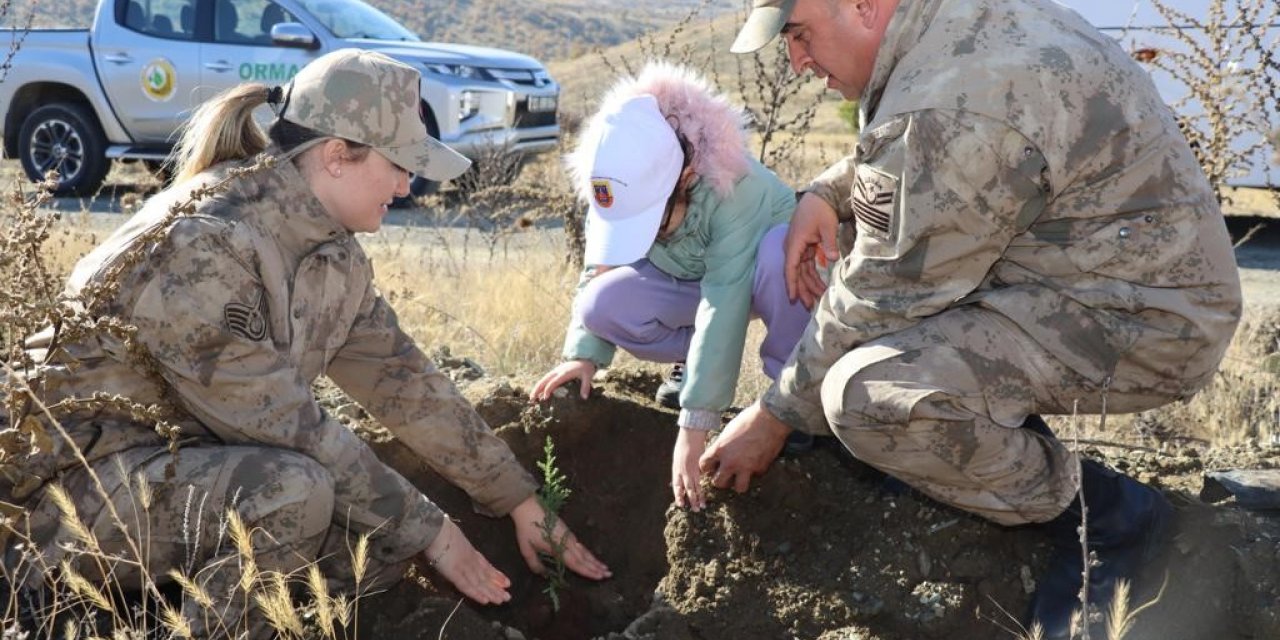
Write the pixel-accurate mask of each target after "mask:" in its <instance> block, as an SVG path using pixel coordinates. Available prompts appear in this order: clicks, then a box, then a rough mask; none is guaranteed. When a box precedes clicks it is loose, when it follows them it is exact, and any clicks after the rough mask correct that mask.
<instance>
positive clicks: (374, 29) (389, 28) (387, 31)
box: [300, 0, 419, 42]
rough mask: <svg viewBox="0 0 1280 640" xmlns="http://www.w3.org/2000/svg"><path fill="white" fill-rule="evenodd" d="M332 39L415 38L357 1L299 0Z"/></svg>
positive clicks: (414, 39)
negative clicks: (330, 34)
mask: <svg viewBox="0 0 1280 640" xmlns="http://www.w3.org/2000/svg"><path fill="white" fill-rule="evenodd" d="M300 3H301V4H302V6H303V7H305V8H306V10H307V12H308V13H310V14H311V15H312V16H315V19H316V20H319V21H320V23H321V24H323V25H324V26H326V27H328V28H329V31H330V32H331V33H333V36H334V37H335V38H368V39H371V40H404V41H408V42H417V41H419V38H418V36H416V35H414V34H413V32H412V31H409V30H408V29H405V28H404V27H402V26H400V23H398V22H396V21H395V20H394V19H392V18H391V17H390V16H388V15H387V14H385V13H383V12H381V11H378V10H377V9H374V8H373V7H371V6H369V5H367V4H365V3H363V2H361V1H360V0H300Z"/></svg>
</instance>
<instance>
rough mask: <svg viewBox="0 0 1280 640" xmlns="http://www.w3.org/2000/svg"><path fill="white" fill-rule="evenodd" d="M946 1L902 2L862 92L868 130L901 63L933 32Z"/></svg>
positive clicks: (878, 51)
mask: <svg viewBox="0 0 1280 640" xmlns="http://www.w3.org/2000/svg"><path fill="white" fill-rule="evenodd" d="M943 1H944V0H901V2H899V3H898V8H897V10H896V11H894V12H893V17H892V18H890V20H889V26H888V27H886V28H885V32H884V39H883V40H882V41H881V42H880V49H879V50H877V52H876V64H875V68H874V69H872V71H871V80H870V82H868V83H867V88H866V89H864V90H863V91H862V99H861V100H860V101H859V102H860V104H861V108H860V109H859V111H860V118H861V120H862V122H861V123H860V124H861V126H863V127H865V126H866V125H867V123H868V122H871V121H872V120H873V119H874V117H875V111H876V107H878V106H880V98H881V97H883V96H884V91H885V88H886V87H887V86H888V84H889V78H890V77H891V76H892V75H893V71H894V69H896V68H897V66H898V62H899V61H901V60H902V59H903V58H904V57H906V55H907V53H908V52H910V51H911V49H912V48H913V47H915V46H916V44H917V43H919V42H920V40H921V38H923V37H924V33H925V32H926V31H928V30H929V25H930V24H932V23H933V18H934V16H936V15H937V14H938V9H939V8H941V6H942V3H943Z"/></svg>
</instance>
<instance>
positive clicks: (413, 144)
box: [280, 49, 471, 181]
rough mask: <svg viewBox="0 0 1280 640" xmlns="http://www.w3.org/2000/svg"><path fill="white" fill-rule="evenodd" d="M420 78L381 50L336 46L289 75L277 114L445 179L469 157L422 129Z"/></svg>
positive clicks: (407, 167)
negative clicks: (290, 78)
mask: <svg viewBox="0 0 1280 640" xmlns="http://www.w3.org/2000/svg"><path fill="white" fill-rule="evenodd" d="M421 81H422V77H421V76H420V75H419V74H418V72H417V71H415V70H414V68H413V67H410V66H409V65H407V64H404V63H402V62H397V61H395V60H392V59H391V58H388V57H387V56H385V55H383V54H381V53H377V52H373V51H365V50H362V49H340V50H338V51H334V52H333V53H328V54H325V55H323V56H320V57H319V58H316V59H315V60H313V61H312V62H311V63H310V64H308V65H307V66H305V67H303V68H302V70H301V71H299V72H298V75H296V76H294V77H293V80H292V81H290V83H289V86H288V87H286V88H285V94H286V96H287V97H286V98H285V104H284V108H283V109H282V110H281V112H280V117H281V118H284V119H285V120H288V121H290V122H293V123H295V124H299V125H302V126H304V127H307V128H309V129H311V130H313V131H316V132H318V133H322V134H324V135H328V136H335V137H339V138H346V139H347V140H351V141H352V142H359V143H361V144H367V145H369V146H371V147H373V148H374V149H376V150H377V151H378V152H379V153H381V154H382V155H383V156H385V157H386V158H387V159H388V160H390V161H391V162H394V163H395V164H397V165H399V166H400V167H401V168H403V169H405V170H407V171H411V172H413V173H415V174H417V175H420V176H422V177H424V178H427V179H429V180H435V181H444V180H450V179H453V178H456V177H458V176H459V175H461V174H462V172H463V171H466V170H467V167H469V166H471V161H470V160H468V159H467V158H466V157H464V156H463V155H462V154H460V153H458V152H457V151H454V150H453V149H450V148H449V147H447V146H445V145H444V143H442V142H440V141H439V140H436V139H435V138H432V137H431V135H430V134H429V133H427V125H426V123H425V122H424V121H423V115H422V111H421V98H420V97H419V93H418V85H419V83H420V82H421Z"/></svg>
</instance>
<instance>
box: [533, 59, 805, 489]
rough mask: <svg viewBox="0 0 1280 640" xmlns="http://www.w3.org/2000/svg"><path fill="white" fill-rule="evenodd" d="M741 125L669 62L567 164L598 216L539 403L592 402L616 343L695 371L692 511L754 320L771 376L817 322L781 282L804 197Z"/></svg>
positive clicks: (691, 387)
mask: <svg viewBox="0 0 1280 640" xmlns="http://www.w3.org/2000/svg"><path fill="white" fill-rule="evenodd" d="M742 120H743V116H742V113H741V112H740V111H739V110H738V109H736V108H735V107H733V106H731V105H730V104H729V102H728V101H727V100H725V99H724V98H723V97H722V96H720V95H718V94H716V93H715V92H714V91H712V90H711V88H710V87H709V86H708V85H707V83H706V82H705V81H703V80H702V79H701V78H699V77H697V76H696V75H694V74H693V73H691V72H690V71H688V70H686V69H683V68H680V67H676V66H672V65H668V64H663V63H652V64H650V65H648V66H646V67H645V69H644V70H643V71H642V72H641V73H640V75H639V76H638V77H636V78H625V79H623V80H621V81H620V82H619V83H618V84H617V85H615V86H614V88H613V89H612V90H611V91H610V92H609V94H608V95H607V96H606V97H605V99H604V101H603V103H602V106H601V108H600V110H599V111H598V112H597V113H596V114H595V115H594V116H593V117H592V119H591V121H590V124H589V125H588V126H587V128H586V131H585V133H584V134H583V135H582V138H581V139H580V141H579V143H578V147H577V148H576V149H575V150H574V152H573V153H572V154H571V155H570V158H569V168H570V170H571V172H572V173H573V176H574V181H575V186H576V188H577V191H578V193H579V194H580V196H581V197H582V198H583V199H585V200H587V201H588V202H589V211H588V214H587V238H586V240H587V247H586V256H585V258H586V260H585V261H586V263H587V265H588V266H587V268H586V270H585V271H584V272H583V276H582V279H581V281H580V283H579V291H578V296H577V299H576V300H575V302H574V310H573V315H572V318H571V321H570V326H569V333H568V337H567V338H566V339H565V347H564V357H565V358H566V362H564V363H562V364H560V365H559V366H557V367H556V368H555V369H553V370H551V371H550V372H548V373H547V374H546V375H545V376H543V378H542V379H541V380H539V381H538V383H537V384H536V385H535V386H534V388H533V391H532V394H531V396H532V398H533V399H534V400H545V399H546V398H548V397H550V394H551V392H552V391H554V390H555V389H556V388H557V387H559V386H560V385H563V384H564V383H566V382H568V381H569V380H573V379H577V380H579V381H580V383H581V390H582V397H584V398H585V397H587V395H588V394H589V393H590V391H591V377H592V375H594V374H595V372H596V369H597V368H598V367H604V366H608V364H609V362H610V361H611V359H612V357H613V353H614V348H615V346H621V347H622V348H624V349H626V350H628V351H630V352H631V353H632V354H634V355H635V356H636V357H639V358H642V359H645V360H651V361H656V362H684V363H686V366H685V367H684V371H683V372H682V373H683V375H684V380H683V381H682V388H681V389H680V391H679V406H680V417H679V418H678V422H677V423H678V424H679V426H680V427H681V428H680V435H679V437H678V439H677V441H676V447H675V452H674V454H673V457H672V463H671V465H672V470H671V478H672V483H671V486H672V492H673V494H674V496H675V501H676V504H678V505H680V506H681V507H686V506H688V507H692V508H693V509H694V510H699V509H701V508H702V507H703V506H704V499H703V496H702V491H701V489H700V487H699V483H698V479H699V472H698V457H699V456H700V455H701V454H702V451H703V449H704V448H705V446H706V438H707V432H708V431H710V430H711V429H714V428H716V427H719V426H720V414H721V412H723V411H724V410H725V409H726V408H728V406H729V403H730V402H731V401H732V400H733V394H734V388H735V387H736V386H737V382H738V373H739V370H740V367H741V362H742V350H743V344H744V342H745V340H746V332H747V322H748V321H749V320H750V316H751V314H753V313H754V314H755V315H758V316H759V317H760V318H761V319H762V320H763V321H764V324H765V327H766V328H767V330H768V334H767V336H766V338H765V340H764V343H763V344H762V345H761V346H760V357H761V359H762V360H763V361H764V372H765V374H766V375H768V376H769V377H770V378H773V377H776V376H777V374H778V372H779V371H780V370H781V368H782V365H783V363H785V362H786V360H787V356H789V355H790V353H791V349H792V347H794V346H795V344H796V342H797V341H798V340H799V338H800V335H801V334H802V333H803V332H804V328H805V325H806V324H808V322H809V312H808V311H807V310H806V309H805V308H804V306H803V305H801V304H799V303H792V302H791V301H790V300H789V299H788V297H787V290H786V285H785V282H784V280H783V270H782V269H783V262H782V257H783V253H782V240H783V238H784V237H785V235H786V230H787V221H788V220H790V218H791V213H792V211H793V210H794V209H795V202H796V200H795V194H794V192H793V191H792V190H791V188H790V187H788V186H787V185H785V184H783V183H782V181H781V180H779V179H778V177H777V176H775V175H773V173H771V172H770V171H769V170H768V169H766V168H764V166H762V165H761V164H760V163H758V162H756V161H755V160H754V159H752V158H751V157H750V156H749V155H748V152H747V148H746V137H745V134H744V133H743V130H742Z"/></svg>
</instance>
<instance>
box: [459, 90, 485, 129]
mask: <svg viewBox="0 0 1280 640" xmlns="http://www.w3.org/2000/svg"><path fill="white" fill-rule="evenodd" d="M479 112H480V96H478V95H476V92H474V91H463V92H462V94H461V95H459V96H458V122H462V121H463V120H466V119H467V118H470V117H471V116H474V115H475V114H477V113H479Z"/></svg>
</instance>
